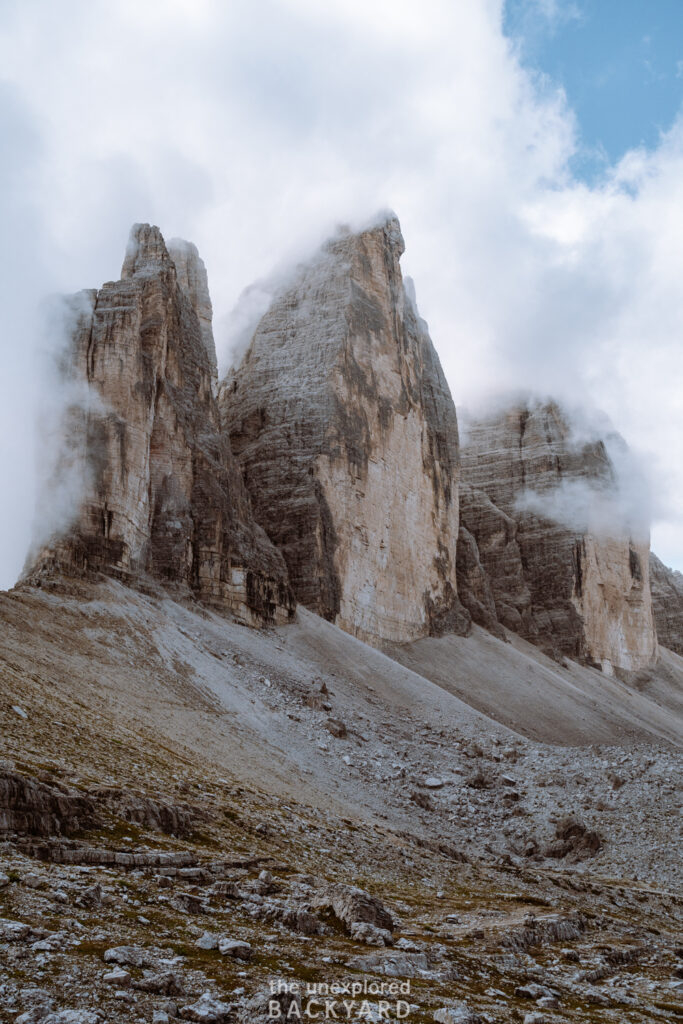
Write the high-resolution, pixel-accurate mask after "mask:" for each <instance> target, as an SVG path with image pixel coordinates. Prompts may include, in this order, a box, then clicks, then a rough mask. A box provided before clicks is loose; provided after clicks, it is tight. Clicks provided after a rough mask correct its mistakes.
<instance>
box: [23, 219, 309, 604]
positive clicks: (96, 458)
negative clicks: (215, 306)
mask: <svg viewBox="0 0 683 1024" xmlns="http://www.w3.org/2000/svg"><path fill="white" fill-rule="evenodd" d="M175 251H176V252H177V251H178V248H176V250H175ZM195 254H196V250H195V251H194V252H192V250H190V249H189V247H188V248H186V249H185V250H183V260H181V261H180V262H181V272H180V281H179V278H178V273H177V271H176V266H175V264H174V261H173V260H172V259H171V256H170V255H169V252H168V250H167V248H166V245H165V243H164V239H163V236H162V235H161V232H160V231H159V229H158V228H157V227H152V226H150V225H149V224H136V225H135V226H134V227H133V230H132V232H131V239H130V242H129V245H128V249H127V252H126V258H125V261H124V265H123V271H122V273H123V277H122V279H121V280H120V281H117V282H108V283H107V284H105V285H104V286H103V287H102V288H101V289H100V290H99V291H92V292H87V293H83V300H82V301H80V302H79V303H78V304H77V307H78V317H77V318H75V319H74V322H73V338H72V348H71V366H72V370H73V374H74V376H75V377H77V378H79V379H81V380H82V381H84V382H85V383H87V385H89V387H90V388H91V389H92V391H93V392H94V393H96V394H97V395H98V396H99V399H100V400H101V401H100V402H99V405H98V409H97V411H95V410H93V409H89V410H87V411H84V410H81V411H78V410H74V411H73V413H72V418H71V421H70V423H69V424H68V427H67V431H68V433H69V435H70V436H69V438H68V442H69V446H70V448H71V450H72V452H73V451H76V452H77V453H78V455H79V457H80V459H81V460H82V462H83V465H84V478H85V479H84V488H83V494H82V496H81V503H80V508H79V509H78V513H77V515H76V518H75V521H74V523H73V525H72V527H71V528H70V529H69V530H68V531H67V532H66V534H65V535H63V536H59V537H55V538H53V540H52V541H51V542H50V544H49V545H48V546H47V547H46V548H45V549H44V550H43V551H41V552H40V553H39V554H38V556H37V557H36V558H35V559H34V561H33V565H32V571H35V570H42V571H46V570H52V571H53V570H55V569H56V570H61V571H64V570H65V571H67V572H73V571H79V572H82V571H86V572H92V571H97V572H105V573H108V574H115V575H118V576H121V577H123V578H125V579H131V578H135V577H136V576H138V575H140V574H144V573H148V574H151V575H152V576H154V577H156V578H158V579H160V580H162V581H164V582H165V583H167V584H169V585H172V586H174V587H181V588H186V589H188V590H189V591H191V592H193V593H194V594H195V595H196V596H197V597H199V598H200V599H202V600H204V601H206V602H208V603H211V604H213V605H216V606H217V607H219V608H225V609H226V610H229V611H232V612H234V613H236V614H237V615H238V616H239V617H241V618H243V619H244V620H245V621H247V622H257V623H259V622H263V621H273V620H275V621H286V620H287V619H288V618H289V617H290V615H291V614H292V613H293V603H292V600H291V595H290V592H289V588H288V584H287V571H286V567H285V565H284V562H283V560H282V556H281V555H280V553H279V552H278V551H277V550H276V549H275V548H274V547H273V545H272V544H271V543H270V542H269V540H268V538H267V537H266V536H265V534H264V533H263V531H262V530H261V528H260V527H259V526H258V525H257V524H256V523H255V522H254V520H253V517H252V513H251V508H250V505H249V499H248V497H247V494H246V491H245V489H244V484H243V482H242V477H241V473H240V470H239V467H238V466H237V464H236V462H235V460H234V457H233V455H232V452H231V450H230V442H229V439H228V437H227V434H225V433H224V432H223V431H222V429H221V423H220V417H219V413H218V408H217V405H216V401H215V399H214V395H213V387H212V384H213V378H214V373H215V353H214V361H213V362H212V359H211V352H210V351H208V349H207V344H206V340H205V334H203V332H202V324H201V323H200V320H199V316H198V313H197V310H196V308H195V304H200V305H201V302H200V300H201V288H195V291H194V295H193V293H192V289H191V288H190V289H189V291H188V290H186V288H185V287H183V284H184V283H185V282H187V283H188V284H191V285H193V283H194V284H197V282H199V283H200V284H201V272H202V271H203V265H202V266H201V267H200V266H199V262H200V261H199V258H198V255H196V256H195ZM193 286H194V285H193ZM207 295H208V289H207ZM193 299H194V301H193Z"/></svg>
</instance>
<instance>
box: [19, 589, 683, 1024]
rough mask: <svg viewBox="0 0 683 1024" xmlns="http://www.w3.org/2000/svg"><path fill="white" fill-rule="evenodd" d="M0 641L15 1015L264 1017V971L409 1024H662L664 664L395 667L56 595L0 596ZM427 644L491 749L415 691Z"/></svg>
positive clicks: (524, 660) (305, 642) (368, 654)
mask: <svg viewBox="0 0 683 1024" xmlns="http://www.w3.org/2000/svg"><path fill="white" fill-rule="evenodd" d="M151 589H153V587H151V588H150V591H151ZM0 632H1V634H2V638H3V643H2V645H1V646H0V736H2V764H1V765H0V769H1V771H0V775H2V779H5V780H7V781H8V784H7V785H0V986H1V991H2V998H3V1010H4V1009H7V1010H9V1011H10V1018H9V1019H17V1018H18V1017H19V1015H20V1013H27V1012H31V1013H33V1011H34V1010H35V1013H33V1016H32V1017H30V1018H29V1019H38V1020H40V1021H42V1020H45V1021H46V1022H47V1024H64V1022H65V1021H66V1020H67V1019H68V1020H69V1021H71V1020H73V1021H74V1022H75V1021H76V1020H78V1021H79V1022H81V1024H103V1022H104V1021H107V1022H108V1024H128V1022H129V1021H130V1019H131V1008H132V1009H133V1011H134V1014H135V1019H136V1020H137V1019H138V1018H139V1019H145V1020H151V1019H152V1018H153V1016H154V1015H155V1014H156V1015H157V1019H158V1020H160V1021H161V1020H162V1019H163V1018H162V1017H161V1014H164V1015H165V1016H169V1017H170V1015H171V1014H173V1017H171V1019H175V1017H177V1016H180V1018H181V1019H190V1020H192V1019H194V1020H197V1019H207V1017H208V1019H212V1020H214V1021H215V1022H218V1021H219V1020H221V1019H223V1020H225V1019H229V1020H234V1021H235V1024H266V1021H267V1020H268V1019H269V1017H268V1013H267V1002H264V993H265V999H267V997H268V993H269V992H270V991H272V989H271V988H270V986H271V985H272V983H273V980H274V979H277V978H286V979H289V980H290V981H291V980H294V981H298V980H301V981H303V980H304V979H305V980H306V981H307V982H309V981H315V982H321V983H326V984H330V983H331V982H332V983H334V982H340V983H341V982H347V981H349V980H354V981H360V982H361V983H362V982H363V981H365V980H367V979H370V980H371V981H372V982H376V981H380V982H381V981H382V980H386V979H387V977H388V978H389V980H391V981H393V980H394V979H396V978H397V977H398V978H401V979H404V980H405V979H408V980H409V981H410V983H411V985H413V987H412V988H411V993H410V996H409V998H410V1001H411V1003H412V1004H414V1005H416V1006H417V1007H418V1009H417V1010H414V1011H412V1013H413V1016H414V1017H415V1019H416V1020H417V1021H419V1022H420V1024H423V1022H424V1024H427V1022H428V1021H433V1020H434V1019H445V1018H444V1017H443V1014H440V1016H439V1017H438V1018H437V1017H436V1016H435V1015H436V1012H437V1011H438V1010H439V1009H441V1008H444V1007H453V1006H462V1005H463V1004H466V1005H467V1006H468V1007H469V1008H470V1011H471V1012H470V1019H472V1020H474V1019H478V1020H489V1021H491V1024H507V1022H509V1021H510V1020H513V1019H519V1020H523V1019H524V1015H525V1014H526V1013H527V1011H528V1010H529V1007H530V1006H532V1007H533V1006H534V1001H535V1000H537V999H538V1002H537V1003H536V1005H537V1006H538V1005H539V1004H540V997H541V996H543V993H544V992H546V991H550V992H551V996H552V998H553V999H555V1000H557V1001H558V1003H559V1006H560V1010H561V1013H562V1015H563V1017H566V1016H567V1014H569V1016H570V1017H571V1019H572V1020H573V1021H576V1022H577V1024H595V1021H597V1020H604V1021H605V1022H607V1021H608V1020H616V1019H618V1020H619V1021H623V1022H624V1024H626V1022H627V1021H628V1022H630V1024H645V1022H650V1021H652V1020H659V1019H662V1020H665V1019H670V1018H669V1017H668V1016H667V1013H668V1012H669V1011H670V1008H671V1006H672V1005H673V1003H672V999H674V998H675V991H674V990H673V989H672V987H671V985H672V979H674V980H675V975H674V973H673V972H674V971H675V970H676V968H677V963H678V962H677V960H676V949H677V948H678V946H679V945H680V942H679V939H678V936H679V933H680V907H679V906H678V902H679V901H678V897H677V895H676V891H675V888H674V887H675V885H676V878H677V873H678V872H679V868H680V865H679V854H678V849H679V847H678V846H677V842H676V837H675V834H674V830H675V827H676V821H677V804H678V792H677V786H676V780H677V778H678V776H679V774H680V756H679V751H676V749H675V745H676V743H677V741H678V745H680V736H679V737H678V738H677V737H676V735H675V728H676V722H675V720H674V718H673V715H672V714H671V713H670V712H668V713H667V714H666V715H664V714H662V708H664V707H666V706H667V703H668V702H669V699H670V696H671V693H672V692H673V693H675V691H678V693H680V689H681V682H682V681H683V668H681V666H682V665H683V659H679V658H678V656H677V655H674V654H666V656H667V657H668V658H669V659H670V664H668V665H667V672H668V673H669V674H668V677H667V676H664V677H661V678H660V677H658V676H656V675H652V677H651V678H650V679H649V681H648V680H643V681H642V690H641V691H640V692H638V690H634V691H633V692H632V698H629V697H628V692H627V688H626V687H624V686H623V684H621V683H619V682H618V681H617V680H613V679H606V678H605V677H604V676H601V675H600V674H599V673H597V672H594V671H592V670H589V669H585V668H582V667H580V666H574V667H573V668H572V669H571V670H570V671H569V670H567V671H564V670H560V669H558V666H557V665H555V664H552V663H550V662H549V661H547V659H545V658H544V657H543V656H542V655H541V654H540V653H539V651H538V649H537V648H535V647H533V646H532V645H529V644H524V642H523V641H519V643H520V644H524V646H523V647H522V648H520V649H519V650H517V649H515V650H513V648H512V646H511V644H509V643H504V642H501V641H499V640H497V639H496V638H494V637H492V636H491V635H490V634H487V633H485V632H484V631H482V630H480V629H475V630H474V632H473V634H472V635H471V636H469V637H444V638H425V639H422V640H419V641H417V642H416V643H415V644H413V645H407V646H403V647H402V648H401V650H402V651H404V652H405V651H407V650H409V649H410V648H412V653H413V655H417V654H419V656H420V657H419V659H418V661H416V663H415V667H416V668H419V674H418V672H416V671H414V670H411V669H410V668H405V667H403V666H401V665H399V664H397V663H396V662H395V661H392V660H391V659H390V658H389V657H387V656H386V655H385V654H383V653H380V652H379V651H377V650H376V649H373V648H371V647H368V646H366V645H365V644H363V643H362V642H360V641H359V640H357V639H356V638H354V637H352V636H349V635H348V634H347V633H345V632H343V631H342V630H340V629H339V628H338V627H336V626H335V625H333V624H332V623H330V622H327V621H325V620H324V619H322V618H319V617H317V616H315V615H314V614H312V613H311V612H309V611H307V610H306V609H301V610H300V614H299V616H298V621H297V622H295V623H293V624H291V625H288V626H287V627H282V628H267V629H259V630H256V629H250V628H247V627H246V626H241V625H238V624H236V623H235V622H232V621H230V619H229V618H228V617H225V616H223V615H219V614H216V613H214V612H212V611H210V610H207V609H206V608H202V607H201V606H200V605H197V604H195V605H194V606H189V605H181V604H178V603H176V602H174V601H173V600H171V599H170V598H169V596H168V593H167V592H165V591H164V590H163V589H162V588H161V587H158V593H157V594H156V596H153V595H152V593H151V592H148V593H146V594H144V595H143V594H142V593H141V592H139V591H137V590H134V589H132V588H129V587H126V586H124V585H122V584H120V583H118V582H116V581H113V580H107V581H104V582H102V583H99V584H94V583H92V582H91V581H89V580H88V579H81V580H78V579H73V578H72V579H70V580H59V579H51V580H45V581H43V586H41V587H40V588H33V587H30V586H25V585H24V586H21V587H19V588H17V589H16V590H14V591H13V592H11V593H10V594H2V595H0ZM442 645H444V648H443V649H444V650H445V651H446V654H447V661H448V665H447V668H448V671H449V672H450V676H451V677H453V676H455V677H456V678H457V680H458V685H459V686H460V687H461V688H462V691H463V694H464V695H465V696H466V698H467V700H470V701H472V700H473V694H476V695H477V703H478V704H479V706H480V707H481V706H483V705H484V703H488V706H489V707H490V708H491V710H492V713H493V712H495V714H496V715H497V716H498V717H499V718H502V719H503V720H504V721H505V720H508V722H509V724H510V725H511V726H512V728H509V727H506V725H505V724H503V725H501V724H498V723H497V722H495V721H494V720H492V718H489V717H486V716H485V715H484V714H482V713H481V711H478V710H475V709H474V708H472V707H469V706H468V704H467V703H466V701H465V700H462V699H460V698H459V697H457V696H455V694H454V693H453V692H452V687H451V686H450V685H449V680H448V679H446V678H444V679H443V680H442V681H441V684H440V685H436V684H435V683H434V682H431V681H430V680H429V679H428V678H427V675H428V674H430V673H431V674H432V676H433V677H434V678H436V673H435V671H434V669H435V667H437V668H439V669H442V668H443V667H444V665H443V664H442V663H441V662H440V660H439V656H438V651H439V649H440V648H441V646H442ZM665 653H666V652H665ZM511 658H513V661H512V662H511ZM511 664H512V666H513V670H512V671H511V672H509V674H508V676H505V671H506V667H507V669H508V670H509V669H510V666H511ZM501 677H502V678H501ZM532 677H533V678H532ZM527 678H528V679H529V681H530V682H531V685H530V686H529V685H527ZM591 687H592V689H591ZM506 688H507V690H508V694H509V695H510V694H515V695H516V706H511V703H510V701H508V702H507V703H506V701H505V700H501V699H500V698H501V695H502V691H503V690H505V689H506ZM589 690H590V691H591V692H590V701H589V702H588V706H587V705H586V697H587V696H588V692H589ZM625 709H626V710H625ZM589 711H590V712H592V713H588V712H589ZM568 720H569V722H571V727H568V726H567V721H568ZM679 721H680V719H679ZM523 732H527V733H528V734H531V735H534V734H539V733H544V735H545V736H546V738H548V739H551V740H554V742H552V743H550V744H546V743H538V742H536V741H534V740H530V739H527V738H525V737H524V736H523V735H522V733H523ZM565 737H566V738H565ZM567 740H568V741H569V742H570V743H572V742H577V743H579V744H581V745H577V746H567V745H565V744H566V742H567ZM558 741H559V742H558ZM586 742H591V743H593V744H596V743H599V744H600V745H599V746H595V745H592V746H586V745H585V744H586ZM2 779H0V782H1V781H2ZM27 795H28V798H29V799H28V800H27V799H26V797H27ZM36 798H39V800H37V799H36ZM28 802H30V803H31V805H32V806H33V808H34V811H35V812H36V813H37V812H38V810H39V809H40V808H39V807H37V806H36V805H37V804H38V803H39V804H40V807H42V808H43V811H47V812H48V813H47V814H45V813H42V812H41V813H40V816H39V819H37V818H36V816H35V814H33V816H32V817H31V819H30V820H28V819H27V818H26V815H25V813H24V811H25V806H26V804H27V803H28ZM75 811H77V812H78V813H76V814H74V812H75ZM81 812H82V813H81ZM159 812H161V813H159ZM53 818H54V819H55V821H54V822H52V819H53ZM36 826H38V827H36ZM188 830H189V831H188ZM359 888H360V889H361V890H364V892H360V893H359V892H358V889H359ZM354 907H355V908H359V907H360V908H361V909H362V910H363V911H364V912H365V911H366V910H369V911H372V913H373V914H374V915H375V918H374V919H375V920H376V921H377V922H378V924H379V925H380V927H379V928H377V927H376V926H375V925H372V926H370V925H369V924H368V919H367V917H365V918H363V919H361V918H358V920H354V917H353V909H354ZM335 908H336V909H335ZM359 912H360V911H359ZM331 915H334V916H333V917H331ZM361 920H362V921H364V922H365V923H362V924H359V921H361ZM386 925H390V929H391V931H389V930H387V929H386ZM392 932H393V934H392ZM245 943H247V944H248V946H245V945H244V944H245ZM387 943H389V944H392V943H393V945H390V946H387ZM368 944H371V945H370V948H368ZM553 993H555V994H554V995H553ZM544 998H545V997H544ZM548 998H550V997H548ZM36 1000H39V1005H38V1006H37V1007H36ZM456 1001H457V1002H456ZM373 1006H374V1007H375V1008H376V1007H377V1002H376V999H374V1000H373ZM51 1007H54V1010H55V1013H54V1014H53V1015H50V1013H49V1011H50V1008H51ZM596 1008H597V1010H598V1011H599V1012H598V1013H597V1014H596ZM603 1010H604V1013H603ZM61 1011H66V1012H65V1013H62V1012H61ZM454 1012H455V1011H454ZM463 1012H464V1011H463ZM211 1013H213V1017H212V1016H211ZM475 1013H476V1017H475V1016H474V1014H475ZM460 1016H461V1017H462V1014H460ZM340 1019H341V1014H340ZM359 1019H360V1018H359ZM401 1019H403V1018H401ZM456 1019H457V1018H456ZM465 1019H467V1018H465Z"/></svg>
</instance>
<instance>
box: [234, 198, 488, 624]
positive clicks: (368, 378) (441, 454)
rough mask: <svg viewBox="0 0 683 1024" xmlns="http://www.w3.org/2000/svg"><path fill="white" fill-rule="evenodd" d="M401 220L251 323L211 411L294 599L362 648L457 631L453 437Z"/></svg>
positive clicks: (350, 245)
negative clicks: (217, 412) (405, 276)
mask: <svg viewBox="0 0 683 1024" xmlns="http://www.w3.org/2000/svg"><path fill="white" fill-rule="evenodd" d="M403 250H404V244H403V238H402V236H401V231H400V227H399V224H398V221H397V220H396V219H395V218H394V217H389V218H388V219H387V220H386V221H385V222H384V223H381V224H379V225H378V226H377V227H374V228H372V229H370V230H367V231H363V232H361V233H360V234H350V233H348V232H342V233H340V234H339V235H338V236H337V237H335V238H334V239H332V240H331V241H330V242H329V243H328V244H327V245H326V246H325V247H324V249H323V251H322V252H321V253H320V255H319V257H318V258H317V259H315V260H314V261H313V262H311V263H310V264H308V265H307V266H305V267H302V268H300V269H299V272H298V273H297V275H296V277H295V279H294V281H293V282H292V283H291V284H290V286H289V287H287V288H284V289H282V290H281V291H280V292H279V294H277V296H276V297H275V299H274V300H273V302H272V304H271V306H270V308H269V310H268V311H267V313H266V314H265V316H264V317H263V318H262V319H261V321H260V323H259V324H258V326H257V328H256V331H255V333H254V335H253V338H252V340H251V344H250V346H249V348H248V351H247V352H246V354H245V356H244V358H243V360H242V362H241V365H240V366H239V367H238V368H237V369H236V370H235V371H233V372H232V373H231V374H230V375H229V376H228V378H227V379H226V381H225V382H224V384H223V387H222V390H221V399H220V401H221V408H222V413H223V416H224V419H225V422H226V424H227V425H228V427H229V430H230V437H231V443H232V446H233V450H234V452H235V454H236V456H237V457H238V459H239V461H240V463H241V465H242V467H243V470H244V476H245V481H246V483H247V487H248V489H249V492H250V494H251V498H252V502H253V506H254V512H255V515H256V518H257V520H258V522H259V523H261V525H262V526H263V527H264V529H265V530H266V532H267V534H268V536H269V537H270V538H271V540H272V541H274V543H275V544H276V545H277V546H278V548H279V549H280V550H281V551H282V553H283V555H284V557H285V560H286V562H287V566H288V569H289V574H290V580H291V583H292V587H293V590H294V592H295V594H296V597H297V598H298V600H299V601H301V602H302V603H303V604H305V605H306V606H308V607H309V608H311V609H313V610H314V611H316V612H318V613H319V614H321V615H323V616H325V617H326V618H327V619H330V620H333V621H335V622H336V623H337V624H338V625H340V626H341V627H342V628H343V629H345V630H347V631H348V632H351V633H353V634H355V635H356V636H358V637H360V638H361V639H363V640H366V641H369V642H371V643H380V642H381V641H383V640H389V641H398V642H402V641H408V640H413V639H415V638H417V637H420V636H425V635H428V634H435V633H441V632H444V631H451V630H462V629H465V628H467V624H468V617H467V615H466V614H464V613H463V611H462V608H461V606H460V605H459V602H458V599H457V596H456V574H455V552H456V541H457V536H458V434H457V423H456V416H455V409H454V406H453V401H452V399H451V396H450V393H449V390H448V386H447V384H446V381H445V378H444V376H443V372H442V370H441V366H440V364H439V361H438V358H437V356H436V353H435V351H434V348H433V346H432V343H431V340H430V338H429V335H428V333H427V328H426V324H425V323H424V322H423V321H421V320H420V319H419V317H418V315H417V312H416V309H415V305H414V301H413V299H412V298H411V296H410V295H409V294H408V293H407V291H406V288H405V287H404V283H403V280H402V277H401V270H400V266H399V260H400V257H401V254H402V253H403Z"/></svg>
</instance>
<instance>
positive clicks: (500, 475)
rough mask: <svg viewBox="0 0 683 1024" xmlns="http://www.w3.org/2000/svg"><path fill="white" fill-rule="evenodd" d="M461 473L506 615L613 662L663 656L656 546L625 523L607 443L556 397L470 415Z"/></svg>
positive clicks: (555, 641)
mask: <svg viewBox="0 0 683 1024" xmlns="http://www.w3.org/2000/svg"><path fill="white" fill-rule="evenodd" d="M462 477H463V480H464V481H465V482H466V483H467V484H469V485H470V488H471V490H466V491H465V492H464V493H465V494H466V495H467V497H466V498H464V499H463V524H464V526H465V527H466V528H467V529H468V530H469V531H470V533H471V535H472V536H473V538H474V539H475V541H476V542H477V546H478V554H479V559H480V562H481V565H482V567H483V568H484V570H485V571H486V574H487V576H488V579H489V581H490V587H491V592H492V595H493V598H494V603H495V607H496V616H497V618H498V620H499V621H500V622H502V623H504V624H505V625H506V626H508V627H509V628H511V629H514V630H516V631H517V632H519V633H521V635H522V636H525V637H527V638H528V639H530V640H533V641H534V642H535V643H538V644H539V645H540V646H542V647H543V648H544V649H546V650H548V651H549V652H550V653H551V654H553V655H555V656H559V655H567V656H569V657H572V658H579V659H581V660H583V661H586V662H589V663H592V664H595V665H599V666H601V667H602V668H603V669H604V670H605V671H611V670H612V668H614V667H617V668H621V669H627V670H637V669H639V668H642V667H643V666H645V665H647V664H649V663H650V662H651V661H652V659H653V658H654V656H655V654H656V638H655V630H654V623H653V615H652V604H651V598H650V587H649V568H648V555H649V543H648V541H647V540H646V539H644V538H642V537H640V538H639V537H634V536H632V531H631V529H630V527H629V525H628V523H626V521H622V520H620V515H619V513H618V509H619V498H618V494H617V486H616V474H615V467H614V465H613V463H612V460H611V459H610V456H609V454H608V451H607V448H606V446H605V444H604V443H603V441H601V440H590V441H586V440H581V439H580V438H578V437H577V436H575V431H574V429H573V427H572V424H571V422H570V420H569V418H568V417H567V415H566V414H565V413H564V412H563V411H562V410H561V409H560V408H559V407H558V406H557V405H556V404H554V403H546V404H539V403H529V404H519V405H515V406H513V407H511V408H509V409H507V410H505V411H504V412H500V413H497V414H495V415H492V416H489V417H487V418H486V419H481V420H473V421H471V422H469V423H468V424H467V426H466V440H465V443H464V444H463V448H462ZM477 621H479V620H477Z"/></svg>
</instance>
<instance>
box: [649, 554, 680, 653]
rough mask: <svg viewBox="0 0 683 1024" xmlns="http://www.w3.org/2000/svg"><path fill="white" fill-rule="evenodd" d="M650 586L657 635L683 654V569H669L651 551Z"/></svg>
mask: <svg viewBox="0 0 683 1024" xmlns="http://www.w3.org/2000/svg"><path fill="white" fill-rule="evenodd" d="M650 590H651V592H652V608H653V610H654V616H655V625H656V627H657V639H658V640H659V642H660V644H662V646H663V647H668V648H669V650H671V651H675V652H676V654H681V655H683V573H680V572H677V571H675V570H674V569H668V568H667V567H666V566H665V565H664V563H663V562H662V561H660V559H659V558H657V556H656V555H655V554H654V553H652V554H651V555H650Z"/></svg>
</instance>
